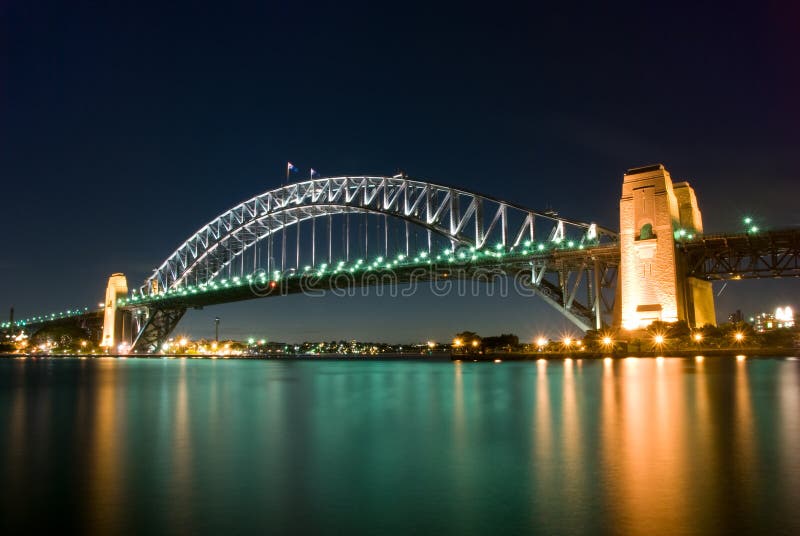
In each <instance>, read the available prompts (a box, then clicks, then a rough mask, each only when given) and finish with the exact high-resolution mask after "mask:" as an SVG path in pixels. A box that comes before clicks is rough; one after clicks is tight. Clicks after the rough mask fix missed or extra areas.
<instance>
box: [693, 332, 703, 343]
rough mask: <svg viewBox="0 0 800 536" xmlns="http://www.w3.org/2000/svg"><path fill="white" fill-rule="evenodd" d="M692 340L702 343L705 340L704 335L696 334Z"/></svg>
mask: <svg viewBox="0 0 800 536" xmlns="http://www.w3.org/2000/svg"><path fill="white" fill-rule="evenodd" d="M692 338H693V339H694V342H700V341H702V340H703V334H702V333H695V334H694V335H692Z"/></svg>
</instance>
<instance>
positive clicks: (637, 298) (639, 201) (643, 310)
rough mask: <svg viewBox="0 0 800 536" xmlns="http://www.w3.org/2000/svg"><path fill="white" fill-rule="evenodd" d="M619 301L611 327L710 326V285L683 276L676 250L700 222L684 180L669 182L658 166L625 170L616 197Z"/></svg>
mask: <svg viewBox="0 0 800 536" xmlns="http://www.w3.org/2000/svg"><path fill="white" fill-rule="evenodd" d="M619 213H620V272H619V281H618V284H619V286H620V288H619V297H620V304H619V307H618V309H617V315H616V318H615V324H617V325H621V326H622V327H623V328H625V329H642V328H645V327H647V326H648V325H649V324H650V323H652V322H653V321H663V322H675V321H678V320H685V321H686V322H687V323H688V324H689V325H690V326H700V325H704V324H715V323H716V317H715V311H714V295H713V291H712V288H711V283H710V282H709V281H704V280H701V279H697V278H694V277H688V276H687V268H686V261H685V259H684V255H683V253H682V251H681V250H680V248H678V247H676V245H677V243H678V241H679V240H680V239H681V238H682V237H689V236H692V235H696V234H701V233H702V232H703V219H702V215H701V213H700V209H699V207H698V205H697V198H696V196H695V193H694V190H693V189H692V187H691V186H689V183H688V182H678V183H673V182H672V178H671V177H670V174H669V172H668V171H667V170H666V169H665V168H664V166H663V165H661V164H656V165H652V166H645V167H640V168H634V169H629V170H628V172H627V173H626V174H625V176H624V180H623V185H622V198H621V199H620V210H619Z"/></svg>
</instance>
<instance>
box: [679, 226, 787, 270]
mask: <svg viewBox="0 0 800 536" xmlns="http://www.w3.org/2000/svg"><path fill="white" fill-rule="evenodd" d="M680 248H681V250H682V252H683V255H684V261H685V262H686V266H687V273H688V275H690V276H692V277H697V278H700V279H705V280H708V281H712V280H729V279H755V278H761V277H800V229H787V230H777V231H768V232H762V233H758V234H738V235H724V236H723V235H720V236H713V235H711V236H705V237H703V238H702V239H700V240H698V241H693V242H688V243H685V244H682V245H681V246H680Z"/></svg>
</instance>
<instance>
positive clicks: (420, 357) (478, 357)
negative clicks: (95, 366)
mask: <svg viewBox="0 0 800 536" xmlns="http://www.w3.org/2000/svg"><path fill="white" fill-rule="evenodd" d="M738 356H745V357H747V358H748V359H758V358H775V357H797V358H800V349H797V348H783V349H763V348H762V349H759V348H737V349H716V348H715V349H697V350H674V351H670V352H655V351H642V352H638V353H636V354H631V353H628V352H591V351H582V352H535V353H527V352H526V353H522V352H519V353H515V352H490V353H485V354H451V353H449V352H437V353H435V354H433V355H425V354H388V353H387V354H379V355H359V354H355V355H324V356H318V355H310V354H306V355H283V356H275V355H268V356H264V355H235V356H232V355H228V356H221V355H211V354H202V355H200V354H150V355H147V354H130V355H106V354H7V353H6V354H0V359H28V358H30V359H76V358H77V359H208V360H215V361H216V360H240V361H241V360H250V361H312V362H313V361H358V362H360V361H414V362H419V361H430V362H447V361H453V362H455V361H464V362H469V361H471V362H494V361H497V360H499V361H538V360H540V359H544V360H548V361H557V360H564V359H576V360H577V359H589V360H600V359H606V358H611V359H627V358H634V359H636V358H644V359H652V358H658V357H670V358H691V357H704V358H706V357H708V358H716V357H719V358H726V357H728V358H736V357H738Z"/></svg>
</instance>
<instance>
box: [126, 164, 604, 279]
mask: <svg viewBox="0 0 800 536" xmlns="http://www.w3.org/2000/svg"><path fill="white" fill-rule="evenodd" d="M354 212H355V213H374V214H385V215H387V216H392V217H394V218H400V219H403V220H406V221H408V222H410V223H413V224H416V225H419V226H421V227H423V228H426V229H429V230H430V231H432V232H434V233H436V234H438V235H441V236H444V237H447V238H448V239H450V241H451V242H452V244H453V245H454V246H455V245H459V244H463V245H470V246H474V247H478V248H481V247H484V246H485V245H486V244H487V242H488V241H489V240H490V239H491V240H493V241H497V243H499V244H502V245H503V246H504V247H512V246H518V245H519V244H520V242H522V241H524V240H532V241H533V240H540V241H548V240H550V241H553V240H555V241H560V240H562V239H566V237H568V236H572V237H575V239H576V240H579V241H581V240H590V241H600V240H604V239H605V240H615V239H616V236H617V235H616V233H615V232H613V231H611V230H608V229H605V228H602V227H599V226H597V225H595V224H589V223H582V222H577V221H572V220H567V219H564V218H560V217H558V216H556V215H553V214H552V213H548V214H546V213H541V212H535V211H531V210H528V209H525V208H524V207H520V206H518V205H515V204H513V203H508V202H505V201H500V200H498V199H495V198H492V197H488V196H483V195H478V194H475V193H473V192H469V191H466V190H461V189H457V188H451V187H448V186H442V185H437V184H432V183H427V182H421V181H416V180H411V179H408V178H406V177H404V176H402V175H398V176H394V177H331V178H322V179H314V180H309V181H305V182H300V183H296V184H290V185H287V186H283V187H281V188H277V189H275V190H270V191H268V192H265V193H263V194H261V195H258V196H256V197H253V198H252V199H249V200H247V201H245V202H244V203H241V204H239V205H237V206H236V207H233V208H232V209H230V210H228V211H226V212H225V213H223V214H221V215H220V216H219V217H217V218H215V219H214V220H213V221H211V222H209V223H208V224H206V225H204V226H203V227H202V228H201V229H200V230H199V231H197V232H196V233H195V234H194V235H192V236H191V237H190V238H189V239H188V240H186V241H185V242H184V243H183V244H181V246H180V247H178V249H177V250H175V252H174V253H173V254H172V255H170V256H169V257H168V258H167V259H166V260H165V261H164V262H163V263H162V264H161V266H159V267H158V269H156V270H155V272H154V273H153V275H152V276H151V277H150V278H148V279H147V281H146V282H145V285H144V286H142V287H141V289H140V291H141V293H142V294H143V295H144V294H148V293H150V292H151V291H152V289H153V288H157V289H159V290H164V289H172V288H175V287H179V286H181V285H183V284H202V283H205V282H207V281H210V280H212V279H213V278H214V277H215V276H217V275H218V274H219V273H220V272H221V271H222V270H223V269H224V268H225V267H227V266H229V265H230V264H231V263H232V262H233V261H234V259H236V258H237V257H239V256H241V255H242V254H243V253H244V252H245V251H246V250H247V249H248V248H251V247H252V246H253V245H255V244H257V243H258V242H259V241H261V240H264V239H265V238H268V237H271V236H273V235H275V234H276V233H280V232H283V231H284V229H285V228H286V227H289V226H295V225H298V224H299V223H300V222H302V221H306V220H309V219H317V218H322V217H326V216H330V215H332V214H346V213H354ZM298 241H299V239H298ZM284 247H285V241H284ZM329 249H330V244H329ZM282 257H285V252H284V254H282Z"/></svg>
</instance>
